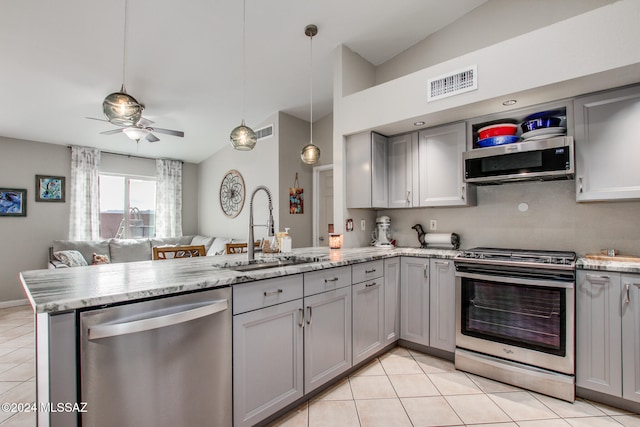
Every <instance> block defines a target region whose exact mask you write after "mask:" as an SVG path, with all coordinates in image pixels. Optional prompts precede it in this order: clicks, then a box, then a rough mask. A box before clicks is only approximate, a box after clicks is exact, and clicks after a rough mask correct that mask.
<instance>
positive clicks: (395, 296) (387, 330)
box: [383, 257, 400, 345]
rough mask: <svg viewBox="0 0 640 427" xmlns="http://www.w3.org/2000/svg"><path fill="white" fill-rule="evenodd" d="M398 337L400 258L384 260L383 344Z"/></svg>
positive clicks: (394, 340)
mask: <svg viewBox="0 0 640 427" xmlns="http://www.w3.org/2000/svg"><path fill="white" fill-rule="evenodd" d="M399 338H400V258H399V257H396V258H388V259H385V260H384V343H383V344H384V345H388V344H391V343H393V342H396V341H397V340H398V339H399Z"/></svg>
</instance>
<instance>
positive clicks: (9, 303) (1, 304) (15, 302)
mask: <svg viewBox="0 0 640 427" xmlns="http://www.w3.org/2000/svg"><path fill="white" fill-rule="evenodd" d="M20 305H29V300H27V299H16V300H13V301H0V308H9V307H18V306H20Z"/></svg>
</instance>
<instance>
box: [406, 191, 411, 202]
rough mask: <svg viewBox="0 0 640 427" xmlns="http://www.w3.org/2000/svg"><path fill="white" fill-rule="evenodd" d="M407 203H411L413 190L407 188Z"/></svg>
mask: <svg viewBox="0 0 640 427" xmlns="http://www.w3.org/2000/svg"><path fill="white" fill-rule="evenodd" d="M407 204H408V205H410V204H411V190H407Z"/></svg>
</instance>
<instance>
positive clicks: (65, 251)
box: [49, 235, 237, 269]
mask: <svg viewBox="0 0 640 427" xmlns="http://www.w3.org/2000/svg"><path fill="white" fill-rule="evenodd" d="M234 241H237V239H232V238H226V237H207V236H200V235H195V236H182V237H166V238H147V239H104V240H81V241H79V240H54V241H53V244H52V246H51V247H50V248H49V268H50V269H54V268H68V267H79V266H85V265H93V264H105V263H120V262H131V261H149V260H151V259H152V254H153V247H154V246H176V245H204V247H205V250H206V251H207V256H210V255H222V254H224V253H225V250H226V244H227V243H232V242H234ZM94 254H95V255H94Z"/></svg>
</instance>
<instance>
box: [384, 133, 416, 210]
mask: <svg viewBox="0 0 640 427" xmlns="http://www.w3.org/2000/svg"><path fill="white" fill-rule="evenodd" d="M387 148H388V151H389V152H388V159H389V160H388V164H387V166H388V168H389V169H388V174H387V175H388V178H389V207H390V208H411V207H414V206H418V204H419V202H420V198H419V196H420V195H419V194H418V191H417V189H418V179H419V178H418V133H417V132H412V133H407V134H404V135H398V136H395V137H393V138H389V143H388V145H387Z"/></svg>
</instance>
